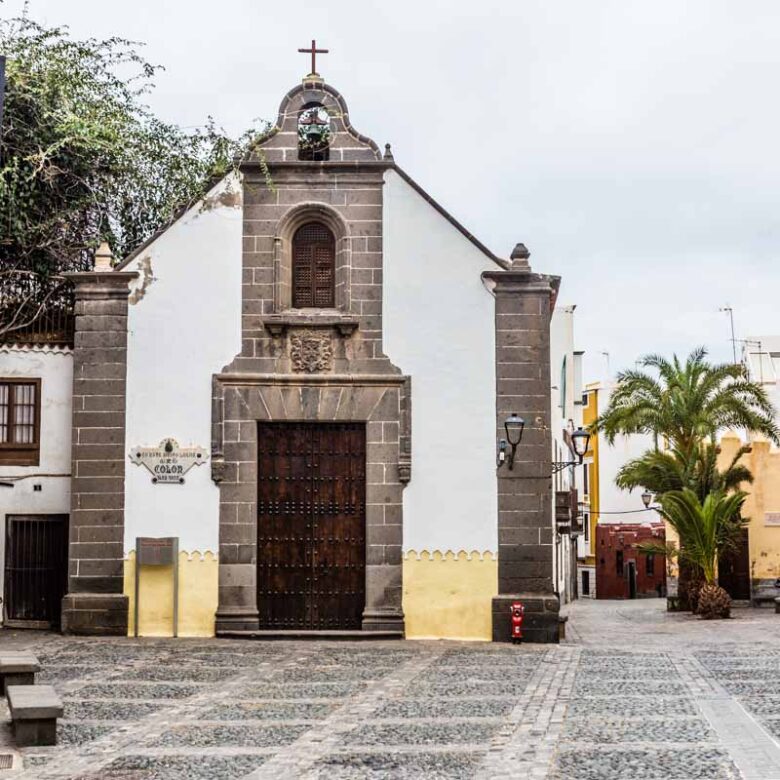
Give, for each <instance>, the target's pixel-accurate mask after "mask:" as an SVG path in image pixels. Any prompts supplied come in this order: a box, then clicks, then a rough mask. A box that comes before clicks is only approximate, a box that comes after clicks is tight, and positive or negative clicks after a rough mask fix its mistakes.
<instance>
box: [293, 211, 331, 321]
mask: <svg viewBox="0 0 780 780" xmlns="http://www.w3.org/2000/svg"><path fill="white" fill-rule="evenodd" d="M292 260H293V262H292V277H293V295H292V305H293V308H296V309H311V308H318V309H329V308H333V306H335V276H336V239H335V238H334V237H333V233H331V232H330V230H328V228H327V227H325V225H323V224H321V223H319V222H309V223H307V224H306V225H302V226H301V227H300V228H298V230H297V231H296V232H295V235H294V236H293V242H292Z"/></svg>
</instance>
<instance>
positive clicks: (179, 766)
mask: <svg viewBox="0 0 780 780" xmlns="http://www.w3.org/2000/svg"><path fill="white" fill-rule="evenodd" d="M265 760H266V759H265V757H264V756H258V755H249V756H241V755H236V756H144V755H130V756H123V757H122V758H117V759H115V760H114V761H112V762H111V763H110V764H109V765H108V766H107V767H105V768H104V769H101V770H100V772H99V773H97V774H94V775H82V777H80V778H78V780H98V779H99V780H217V778H218V779H219V780H239V778H243V777H245V776H246V775H247V774H248V773H249V772H251V771H252V770H253V769H256V768H257V767H258V766H261V765H262V764H263V762H264V761H265Z"/></svg>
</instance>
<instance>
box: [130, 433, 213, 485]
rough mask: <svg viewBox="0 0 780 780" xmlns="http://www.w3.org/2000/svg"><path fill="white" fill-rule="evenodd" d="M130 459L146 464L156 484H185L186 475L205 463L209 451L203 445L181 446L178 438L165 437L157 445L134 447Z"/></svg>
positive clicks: (136, 462) (140, 464) (139, 464)
mask: <svg viewBox="0 0 780 780" xmlns="http://www.w3.org/2000/svg"><path fill="white" fill-rule="evenodd" d="M129 457H130V460H131V461H132V462H133V463H135V464H136V465H137V466H145V467H146V469H147V470H148V471H149V473H150V474H151V475H152V482H153V483H154V484H155V485H159V484H162V485H166V484H168V485H170V484H176V485H183V484H184V475H185V474H186V473H187V472H188V471H189V470H190V469H191V468H192V467H193V466H200V465H201V464H202V463H205V462H206V460H207V458H208V453H207V451H206V450H205V449H204V448H203V447H179V443H178V442H177V441H176V439H170V438H169V439H163V440H162V441H161V442H160V444H159V445H158V446H157V447H133V449H132V450H131V451H130V456H129Z"/></svg>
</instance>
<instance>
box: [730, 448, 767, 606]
mask: <svg viewBox="0 0 780 780" xmlns="http://www.w3.org/2000/svg"><path fill="white" fill-rule="evenodd" d="M751 444H752V449H751V451H750V452H749V453H747V454H746V455H743V456H742V459H741V463H742V464H743V465H745V466H747V468H749V469H750V471H751V472H752V474H753V484H752V485H743V489H744V490H745V491H746V492H747V493H748V497H747V500H746V501H745V506H744V510H743V514H744V516H745V517H746V518H749V523H748V525H747V528H746V533H745V536H744V539H743V545H742V548H741V549H740V550H739V551H738V552H737V553H736V554H735V555H734V556H732V559H731V560H730V561H722V562H721V566H720V567H719V572H718V578H719V581H720V582H721V585H723V587H725V588H726V590H728V591H729V592H730V593H731V595H732V597H733V598H748V597H749V598H752V599H753V600H754V601H761V600H764V599H772V598H774V597H775V596H780V588H778V587H777V585H776V583H777V582H778V580H779V579H780V450H778V449H777V448H774V447H772V446H771V445H770V443H769V442H768V441H763V440H755V441H753V442H752V443H751ZM741 445H742V442H741V441H740V439H739V437H738V436H736V435H735V434H727V435H726V436H724V437H723V439H722V440H721V454H720V458H719V465H720V466H721V467H725V466H726V465H727V464H728V463H729V462H730V461H731V460H732V458H733V457H734V455H735V454H736V452H737V450H738V449H739V447H740V446H741Z"/></svg>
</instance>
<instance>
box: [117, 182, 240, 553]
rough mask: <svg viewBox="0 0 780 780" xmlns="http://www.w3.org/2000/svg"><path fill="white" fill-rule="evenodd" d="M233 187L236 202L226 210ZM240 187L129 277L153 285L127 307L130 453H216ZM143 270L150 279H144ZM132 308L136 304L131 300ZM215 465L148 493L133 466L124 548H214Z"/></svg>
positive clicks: (182, 223) (235, 308)
mask: <svg viewBox="0 0 780 780" xmlns="http://www.w3.org/2000/svg"><path fill="white" fill-rule="evenodd" d="M228 187H229V188H230V190H229V192H233V193H236V194H237V196H238V200H237V202H235V203H232V204H230V203H229V201H230V200H231V199H230V198H224V200H225V201H228V204H225V203H223V202H221V199H220V197H219V196H220V194H221V193H224V192H225V191H226V188H228ZM240 193H241V186H240V183H239V182H237V180H236V179H235V178H234V177H230V178H229V179H226V180H225V181H223V182H222V183H221V184H219V185H218V186H217V187H216V188H215V189H214V190H212V191H211V193H209V203H210V204H211V206H210V208H208V209H206V210H202V209H201V208H200V206H199V205H196V206H195V207H193V208H192V209H190V211H189V212H187V213H186V214H185V215H184V216H183V217H182V218H181V219H179V220H178V221H177V222H176V223H175V224H173V225H172V226H171V227H170V228H168V230H167V231H165V232H164V233H163V234H162V235H161V236H159V237H158V238H157V239H156V240H155V241H154V242H153V243H152V244H151V245H150V246H149V247H147V248H146V249H145V250H144V251H142V252H141V253H140V254H139V256H138V257H137V258H136V259H135V260H134V261H133V262H132V263H131V264H130V265H129V266H128V267H127V268H126V269H125V270H137V271H139V272H140V277H139V279H138V280H137V281H136V282H135V283H134V285H133V286H134V288H138V287H140V286H141V285H143V284H144V276H145V275H146V277H147V279H148V276H149V271H148V265H147V264H150V265H151V275H152V280H151V282H148V283H147V284H146V287H145V291H144V294H143V296H142V297H141V298H140V300H138V301H137V302H136V303H134V304H132V305H131V306H130V307H129V317H128V331H129V335H128V357H127V442H126V443H127V447H128V452H129V448H131V447H137V446H143V447H148V446H154V445H157V444H159V442H160V441H161V440H162V439H164V438H166V437H168V436H172V437H173V438H175V439H176V440H177V441H178V442H179V444H180V445H181V446H201V447H204V448H206V450H207V451H210V448H211V376H212V374H214V373H217V372H219V371H220V370H221V369H222V367H223V366H225V365H226V364H227V363H229V362H230V360H231V359H232V358H233V357H234V356H235V355H236V354H237V353H238V352H239V351H240V348H241V233H242V209H241V207H240ZM145 270H146V274H144V271H145ZM132 300H133V298H132V296H131V301H132ZM209 463H210V462H207V463H206V464H205V465H202V466H196V467H193V468H192V469H190V471H189V472H188V473H187V474H186V476H185V480H186V481H185V484H184V485H176V484H165V485H162V484H161V485H155V484H152V481H151V474H150V473H149V472H148V471H147V470H146V469H145V468H143V467H141V466H136V465H134V464H133V463H131V462H129V461H128V463H127V482H126V508H125V549H126V551H129V550H131V549H133V548H134V546H135V537H136V536H178V537H179V549H181V550H187V551H192V550H195V549H197V550H200V551H201V552H202V551H204V550H212V551H216V550H217V548H218V535H219V527H218V520H219V491H218V489H217V487H216V486H215V485H214V483H213V482H212V481H211V469H210V465H209Z"/></svg>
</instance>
